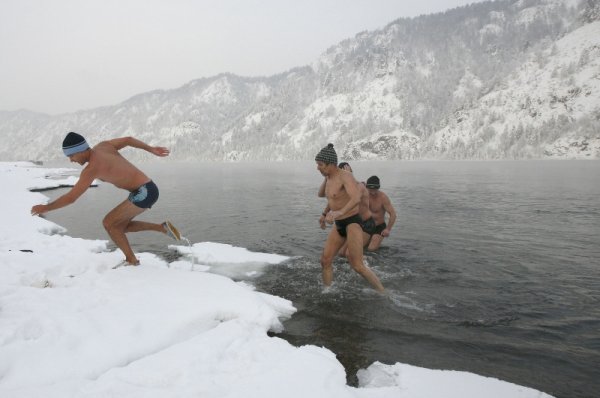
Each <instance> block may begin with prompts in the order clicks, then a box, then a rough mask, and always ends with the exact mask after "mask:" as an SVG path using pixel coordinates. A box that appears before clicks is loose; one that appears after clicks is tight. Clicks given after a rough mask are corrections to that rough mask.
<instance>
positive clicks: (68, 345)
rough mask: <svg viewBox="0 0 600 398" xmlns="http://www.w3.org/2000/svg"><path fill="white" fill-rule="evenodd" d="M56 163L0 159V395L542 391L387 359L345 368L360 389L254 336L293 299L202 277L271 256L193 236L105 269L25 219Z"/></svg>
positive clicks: (333, 364) (87, 251)
mask: <svg viewBox="0 0 600 398" xmlns="http://www.w3.org/2000/svg"><path fill="white" fill-rule="evenodd" d="M65 171H66V170H64V169H44V168H40V167H37V166H35V165H33V164H30V163H0V184H2V186H4V187H5V188H4V192H3V194H2V195H1V196H0V206H1V209H2V219H3V222H2V225H1V226H0V396H6V397H39V396H44V397H82V396H86V397H87V396H90V397H93V396H119V397H124V396H127V397H187V396H190V397H191V396H202V397H302V398H304V397H327V398H337V397H394V398H398V397H405V398H409V397H411V398H412V397H442V396H443V397H461V398H464V397H482V396H485V397H498V398H500V397H503V398H504V397H511V398H512V397H536V398H539V397H549V396H548V395H546V394H544V393H540V392H538V391H536V390H533V389H529V388H525V387H521V386H517V385H514V384H511V383H507V382H503V381H499V380H497V379H492V378H486V377H482V376H478V375H474V374H472V373H466V372H457V371H442V370H428V369H423V368H417V367H413V366H409V365H405V364H400V363H396V364H393V365H384V364H380V363H375V364H373V365H371V366H370V367H369V368H368V369H365V370H362V371H360V372H359V380H360V385H361V386H360V388H354V387H350V386H347V385H346V384H345V383H346V377H345V373H344V368H343V367H342V365H341V364H340V363H339V362H338V361H337V359H336V358H335V354H334V353H332V352H331V351H329V350H327V349H325V348H321V347H316V346H303V347H294V346H292V345H290V344H289V343H287V342H286V341H284V340H282V339H279V338H277V337H269V336H268V335H267V331H275V332H277V331H279V330H281V329H282V324H281V321H282V320H284V319H286V318H288V317H290V316H292V314H293V313H294V312H295V309H294V307H293V303H291V302H289V301H288V300H285V299H283V298H279V297H275V296H271V295H267V294H263V293H260V292H257V291H255V290H253V288H252V287H251V286H248V285H247V284H245V283H236V282H234V281H233V280H231V279H229V278H227V277H226V276H222V275H217V274H214V273H210V272H206V271H207V270H209V269H210V267H215V266H218V265H219V264H221V266H222V267H232V268H235V269H236V270H238V271H239V270H243V271H244V272H256V267H259V266H265V264H270V265H269V266H277V265H276V264H278V263H281V262H282V261H285V257H283V256H277V255H274V254H262V253H250V252H248V251H246V250H244V249H241V248H234V247H231V246H228V245H221V244H216V243H208V242H197V243H195V244H194V246H193V248H192V250H193V261H194V262H195V264H192V262H191V260H192V258H191V256H189V251H190V249H189V248H187V247H175V249H177V250H178V251H179V252H180V253H182V254H184V257H182V258H181V259H179V260H177V261H175V262H172V263H170V264H169V263H167V262H166V261H165V260H163V259H161V258H159V257H157V256H155V255H153V254H151V253H139V254H138V256H139V258H140V260H141V264H142V265H141V266H140V267H123V268H119V269H116V270H113V269H112V266H113V265H115V264H117V263H118V262H119V261H120V260H121V259H122V254H121V253H120V252H109V251H108V250H107V242H106V241H104V240H95V241H91V240H83V239H79V238H74V237H69V236H67V235H64V233H65V232H66V231H65V230H64V228H62V227H60V226H58V225H56V224H54V223H52V222H50V221H48V220H46V219H44V218H41V217H32V216H30V214H29V211H30V208H31V206H32V205H34V204H38V203H43V202H44V201H46V200H47V199H46V197H45V196H44V195H43V194H42V193H39V192H31V191H30V190H31V189H34V188H35V189H40V188H48V187H52V186H59V185H63V184H72V183H73V181H72V180H67V177H65V178H64V179H61V178H53V179H48V178H46V177H47V176H54V177H56V176H60V175H61V174H64V173H65ZM86 195H93V191H91V192H88V193H86ZM102 216H103V215H102V214H99V215H98V222H100V220H101V218H102ZM168 243H169V242H168V241H166V240H165V244H168ZM186 254H187V255H186ZM219 273H220V274H223V273H224V272H222V271H221V272H219Z"/></svg>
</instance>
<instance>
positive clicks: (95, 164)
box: [31, 132, 181, 268]
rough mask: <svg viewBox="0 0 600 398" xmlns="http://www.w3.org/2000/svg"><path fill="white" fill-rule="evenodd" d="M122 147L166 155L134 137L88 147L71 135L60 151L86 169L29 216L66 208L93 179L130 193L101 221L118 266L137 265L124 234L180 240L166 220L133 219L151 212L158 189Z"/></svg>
mask: <svg viewBox="0 0 600 398" xmlns="http://www.w3.org/2000/svg"><path fill="white" fill-rule="evenodd" d="M125 147H133V148H138V149H143V150H145V151H147V152H150V153H152V154H153V155H156V156H161V157H162V156H167V155H169V150H168V149H167V148H164V147H159V146H150V145H148V144H146V143H144V142H142V141H140V140H137V139H135V138H133V137H123V138H115V139H113V140H108V141H102V142H101V143H99V144H98V145H96V146H95V147H93V148H90V146H89V145H88V143H87V142H86V140H85V138H83V137H82V136H81V135H79V134H77V133H74V132H70V133H69V134H67V136H66V137H65V139H64V141H63V145H62V149H63V152H64V154H65V156H67V157H68V158H69V160H70V161H71V162H75V163H78V164H80V165H82V166H83V165H84V164H86V163H87V166H86V167H85V168H84V169H83V171H82V172H81V174H80V175H79V180H78V181H77V183H76V184H75V185H74V186H73V188H71V190H70V191H69V192H67V193H66V194H64V195H62V196H61V197H59V198H58V199H56V200H54V201H52V202H50V203H48V204H45V205H36V206H33V207H32V208H31V214H32V215H34V216H35V215H39V214H44V213H46V212H49V211H52V210H56V209H60V208H62V207H65V206H68V205H70V204H71V203H73V202H75V201H76V200H77V199H78V198H79V197H80V196H81V195H82V194H83V193H84V192H85V191H86V190H87V189H88V188H89V187H90V185H91V184H92V182H93V181H94V180H95V179H100V180H102V181H106V182H109V183H111V184H113V185H114V186H116V187H117V188H121V189H125V190H127V191H129V192H130V193H129V196H128V198H127V199H125V200H124V201H123V202H121V203H120V204H119V205H118V206H117V207H115V208H114V209H112V210H111V211H110V212H109V213H108V214H107V215H106V217H104V220H102V224H103V225H104V228H105V229H106V232H108V235H109V236H110V238H111V239H112V241H113V242H114V243H115V244H116V245H117V247H118V248H119V249H121V251H122V252H123V254H125V260H124V261H123V262H122V263H121V264H117V266H120V265H138V264H139V261H138V259H137V258H136V256H135V254H134V253H133V250H132V249H131V246H130V245H129V241H128V240H127V236H126V235H125V233H127V232H140V231H156V232H162V233H164V234H166V235H168V236H169V237H171V238H173V239H175V240H179V239H181V235H180V234H179V231H177V229H176V228H175V227H174V226H173V224H171V223H170V222H169V221H165V222H163V223H162V224H155V223H150V222H145V221H134V220H133V219H134V218H135V217H136V216H138V215H140V214H141V213H143V212H144V211H145V210H148V209H150V208H151V207H152V205H154V203H155V202H156V201H157V200H158V187H157V186H156V184H155V183H154V182H153V181H152V180H151V179H150V178H149V177H148V176H146V174H144V173H143V172H142V171H141V170H139V169H138V168H137V167H135V166H134V165H133V164H131V163H129V161H127V159H125V158H124V157H123V156H122V155H121V154H120V153H119V151H120V150H121V149H123V148H125ZM115 268H116V266H115Z"/></svg>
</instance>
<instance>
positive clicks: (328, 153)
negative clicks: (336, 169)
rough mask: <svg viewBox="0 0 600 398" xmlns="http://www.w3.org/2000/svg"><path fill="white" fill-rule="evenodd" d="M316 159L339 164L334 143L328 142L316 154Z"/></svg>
mask: <svg viewBox="0 0 600 398" xmlns="http://www.w3.org/2000/svg"><path fill="white" fill-rule="evenodd" d="M315 161H317V162H318V161H321V162H324V163H330V164H335V165H336V166H337V153H335V149H333V144H327V146H326V147H325V148H323V149H321V151H320V152H319V153H318V154H317V156H315Z"/></svg>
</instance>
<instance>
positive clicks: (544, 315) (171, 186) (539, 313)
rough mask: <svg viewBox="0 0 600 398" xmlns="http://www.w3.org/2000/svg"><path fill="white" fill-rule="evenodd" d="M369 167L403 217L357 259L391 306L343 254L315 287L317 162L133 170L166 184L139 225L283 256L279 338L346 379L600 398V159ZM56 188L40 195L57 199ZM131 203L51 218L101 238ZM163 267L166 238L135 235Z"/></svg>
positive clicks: (274, 273) (277, 269) (268, 286)
mask: <svg viewBox="0 0 600 398" xmlns="http://www.w3.org/2000/svg"><path fill="white" fill-rule="evenodd" d="M353 167H354V170H355V175H356V176H357V178H358V179H360V180H365V179H366V178H368V177H369V176H370V175H373V174H377V175H378V176H379V177H380V178H381V180H382V190H383V191H384V192H386V193H387V194H388V195H389V196H390V198H391V199H392V202H393V204H394V205H395V207H396V209H397V211H398V213H399V217H398V220H397V223H396V226H395V228H394V230H393V231H392V235H391V236H390V237H389V238H387V239H385V241H384V247H383V248H382V249H381V250H380V251H379V252H377V253H370V254H367V255H366V260H367V262H368V264H370V266H371V267H372V268H373V269H374V271H375V272H376V273H377V274H378V275H379V276H380V278H381V280H382V283H383V284H384V286H385V287H386V288H387V290H388V291H389V293H390V294H389V297H382V296H380V295H378V294H376V293H374V292H373V291H372V290H371V289H370V288H369V286H368V284H367V283H366V282H365V281H363V280H362V279H361V278H360V277H359V276H358V275H357V274H355V273H354V272H353V271H351V270H350V267H349V266H348V264H347V263H346V262H345V261H343V260H336V262H335V273H334V288H333V289H332V291H330V292H328V293H323V291H322V286H321V282H320V265H319V256H320V252H321V249H322V246H323V242H324V240H325V238H326V234H327V232H325V231H322V230H321V229H319V227H318V222H317V221H318V217H319V214H320V212H321V210H322V209H323V208H324V205H325V202H324V200H323V199H319V198H317V196H316V192H317V188H318V186H319V184H320V183H321V181H322V177H321V176H320V174H319V173H318V172H317V170H316V167H315V164H314V163H313V162H303V163H256V164H253V163H250V164H173V163H169V162H167V161H165V162H163V163H153V164H142V165H141V168H142V169H144V170H145V171H147V173H148V174H149V175H150V176H151V177H152V178H153V179H154V180H155V181H156V183H157V184H158V186H159V187H160V190H161V193H160V195H161V197H160V200H159V202H158V203H157V205H156V206H155V207H154V208H153V209H152V210H151V211H150V212H148V213H146V214H144V215H143V216H142V217H141V219H145V220H155V221H162V220H164V219H167V218H168V219H170V220H172V221H173V223H174V224H175V225H177V226H178V227H179V228H180V229H181V231H182V233H183V234H184V235H185V236H186V237H188V238H189V239H190V240H191V241H192V242H201V241H213V242H222V243H230V244H233V245H236V246H242V247H246V248H248V249H250V250H254V251H262V252H271V253H279V254H285V255H289V256H294V257H295V258H294V259H292V260H291V261H289V262H287V263H284V264H282V265H277V266H272V267H270V268H268V270H267V272H265V273H264V274H263V275H262V276H260V277H259V278H257V279H254V280H253V283H254V284H255V285H256V286H257V287H258V289H259V290H261V291H265V292H268V293H271V294H275V295H278V296H281V297H285V298H287V299H290V300H292V301H293V303H294V305H295V306H296V308H298V312H297V313H296V314H295V315H294V316H293V317H292V319H290V320H289V321H287V322H286V323H285V326H286V331H285V333H283V334H281V335H280V337H283V338H285V339H286V340H288V341H290V342H291V343H293V344H295V345H302V344H314V345H318V346H325V347H327V348H329V349H331V350H332V351H333V352H335V353H336V354H337V356H338V358H339V360H340V361H341V362H342V363H343V364H344V366H345V367H346V370H347V374H348V382H349V383H350V384H355V383H356V376H355V374H356V371H357V370H358V369H359V368H364V367H366V366H368V365H370V364H371V363H372V362H374V361H376V360H378V361H380V362H384V363H395V362H403V363H408V364H413V365H417V366H423V367H427V368H439V369H453V370H464V371H470V372H474V373H477V374H480V375H486V376H491V377H496V378H499V379H502V380H507V381H510V382H514V383H517V384H521V385H525V386H529V387H532V388H535V389H538V390H541V391H544V392H546V393H549V394H551V395H554V396H557V397H565V398H566V397H569V398H573V397H597V396H598V394H599V393H598V391H600V381H599V379H600V162H598V161H526V162H356V163H354V164H353ZM60 193H61V192H60V191H54V192H51V193H48V195H51V196H52V197H55V196H56V195H58V194H60ZM125 197H126V194H125V193H124V192H120V191H118V190H116V189H114V188H112V187H110V186H107V185H102V186H100V187H99V188H95V189H92V190H90V191H88V193H86V194H85V195H84V196H83V197H82V198H80V200H79V201H78V202H77V203H75V204H74V205H72V206H71V207H70V208H66V209H63V210H59V211H57V212H55V213H53V214H51V215H50V216H49V218H50V219H52V220H54V221H56V222H58V223H59V224H61V225H63V226H65V227H67V228H68V229H69V234H71V235H73V236H79V237H84V238H100V239H105V238H106V236H105V234H104V231H103V230H102V228H101V224H100V223H101V219H102V217H103V215H104V214H105V213H106V212H107V211H108V210H110V209H111V208H112V207H113V206H114V205H116V204H117V203H118V202H119V201H121V200H123V199H124V198H125ZM131 240H132V244H133V247H134V250H136V251H152V252H155V253H157V254H159V255H162V256H164V257H166V258H167V259H173V258H174V256H175V255H174V254H173V253H172V252H170V251H169V250H168V249H167V248H166V245H167V244H169V243H171V242H169V241H166V240H165V238H164V237H161V236H160V235H156V234H152V233H140V234H137V235H133V236H132V238H131Z"/></svg>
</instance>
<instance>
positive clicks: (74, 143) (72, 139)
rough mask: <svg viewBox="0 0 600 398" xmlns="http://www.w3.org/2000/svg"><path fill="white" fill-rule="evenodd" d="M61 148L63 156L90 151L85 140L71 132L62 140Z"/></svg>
mask: <svg viewBox="0 0 600 398" xmlns="http://www.w3.org/2000/svg"><path fill="white" fill-rule="evenodd" d="M62 147H63V152H64V153H65V156H71V155H74V154H76V153H79V152H83V151H85V150H87V149H90V146H89V145H88V143H87V142H86V141H85V138H83V137H82V136H80V135H79V134H77V133H74V132H72V131H71V132H70V133H69V134H67V136H66V137H65V139H64V140H63V144H62Z"/></svg>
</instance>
